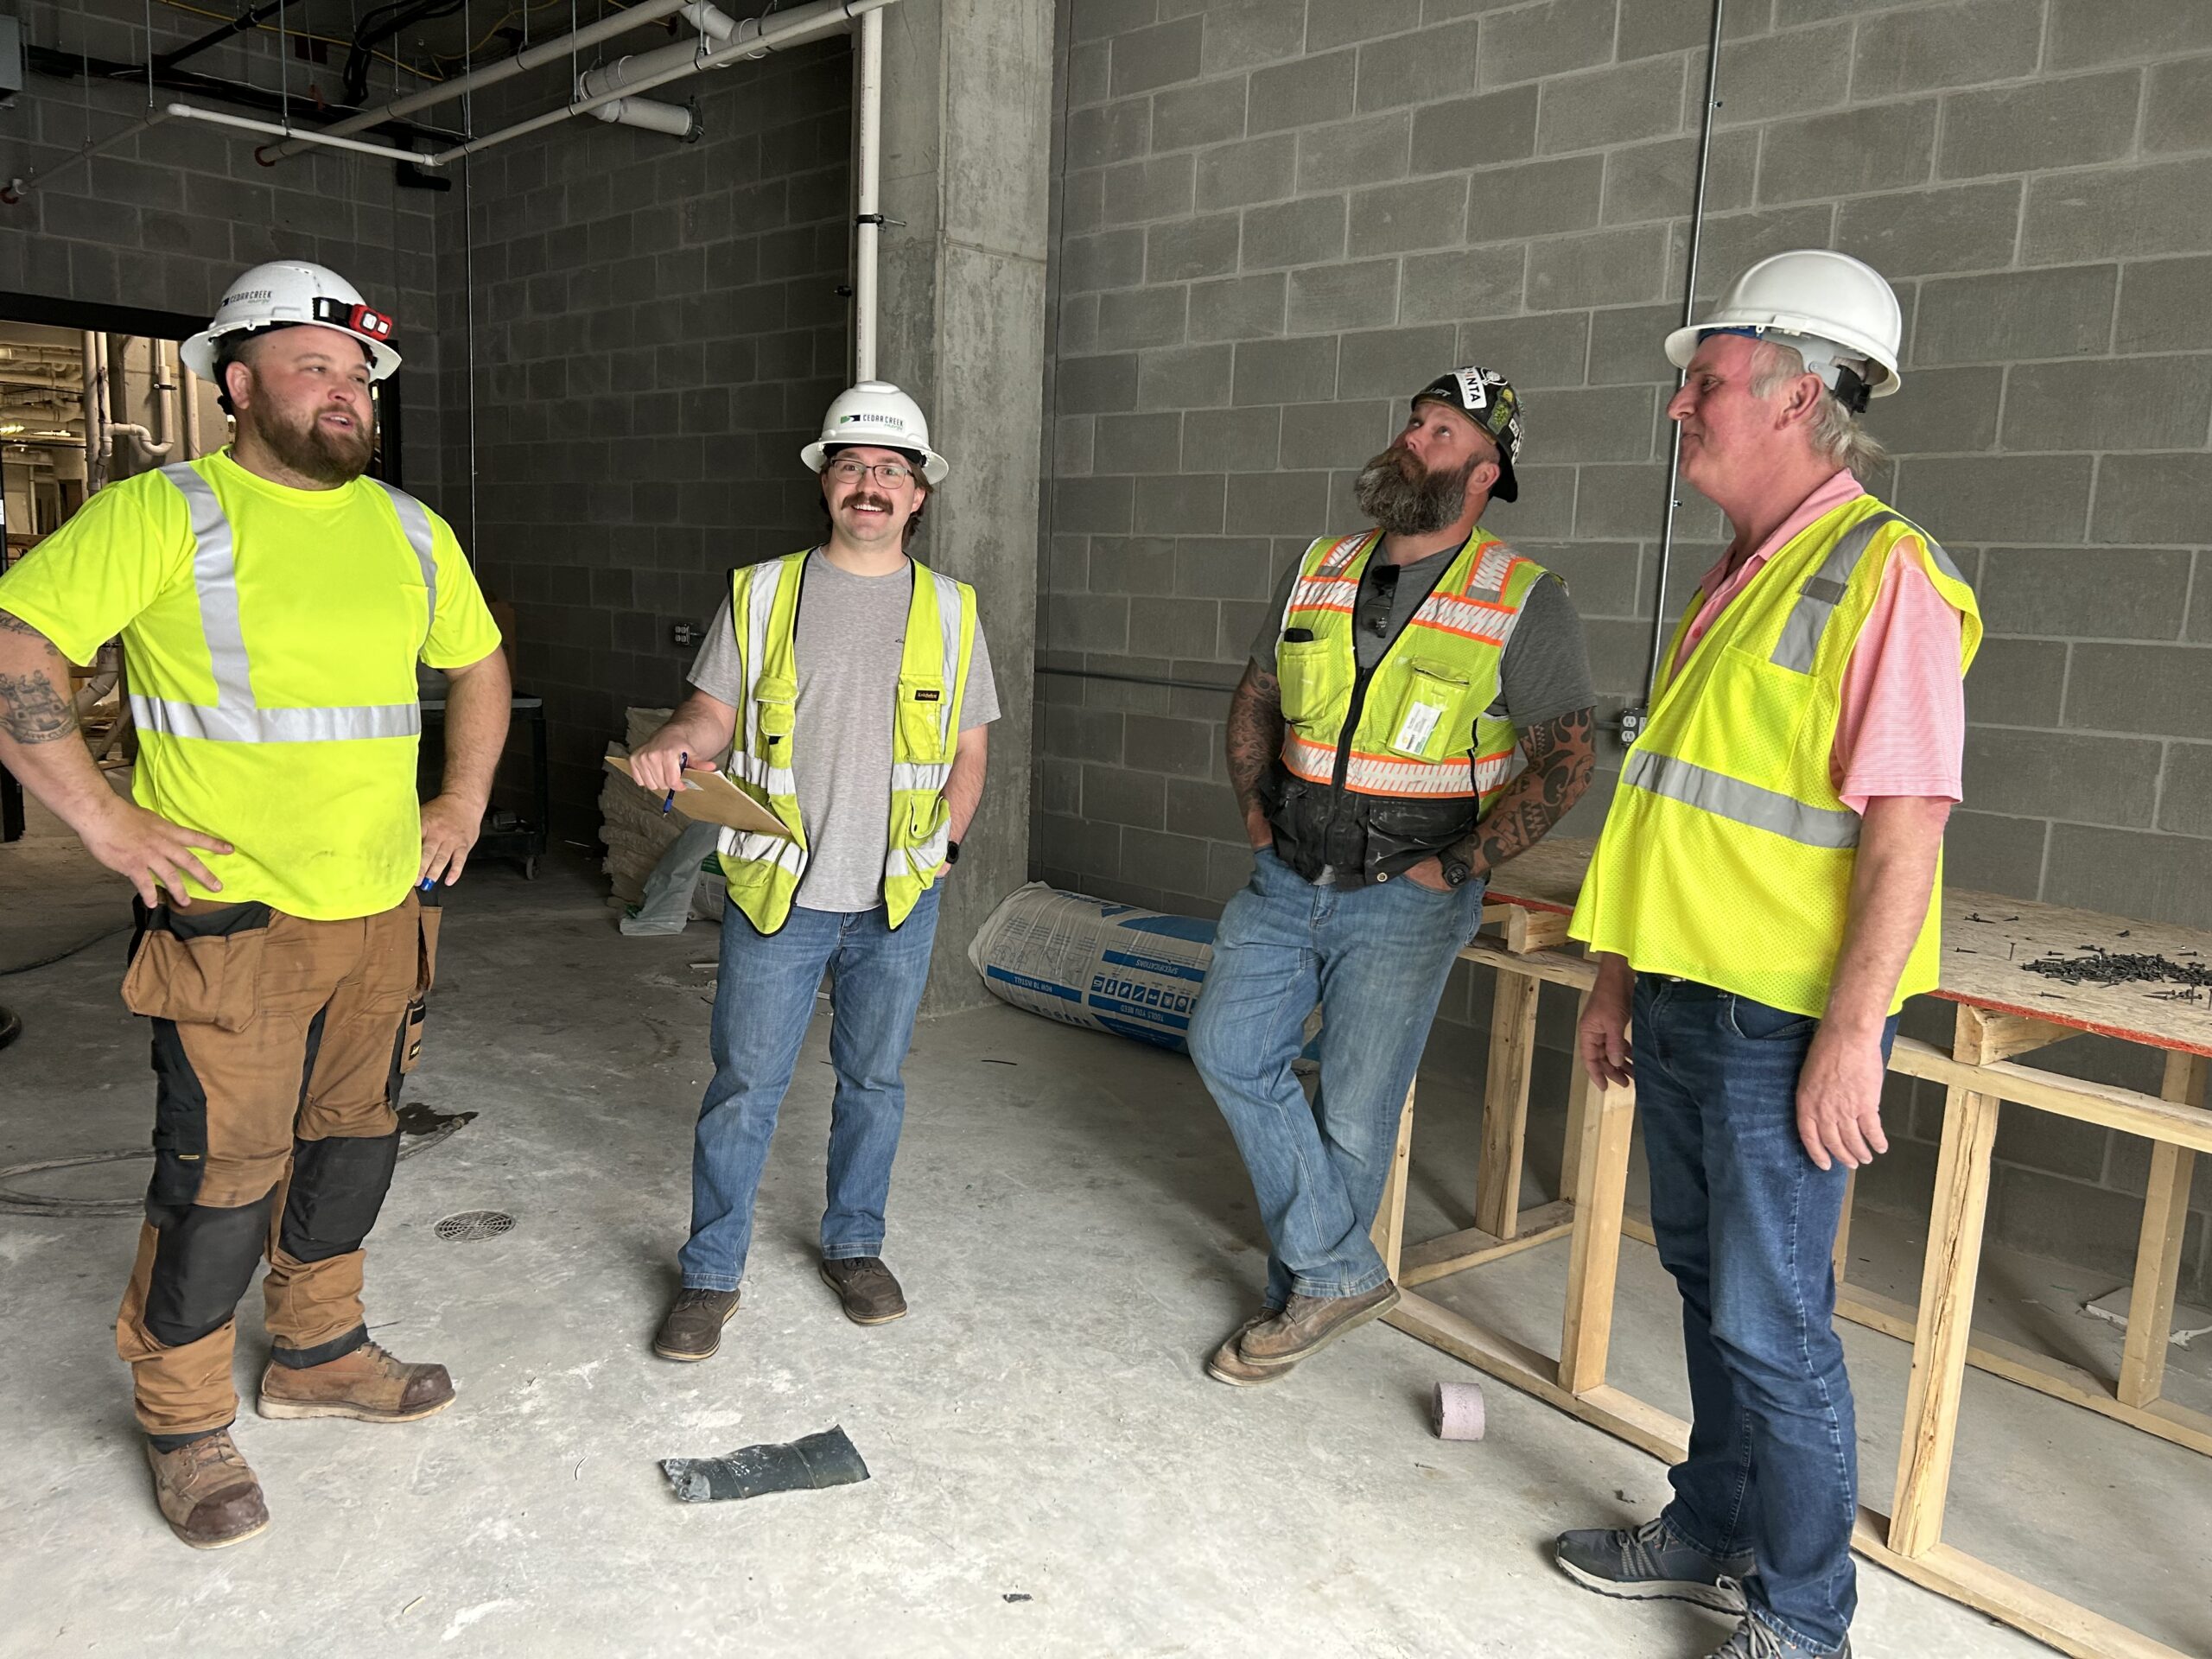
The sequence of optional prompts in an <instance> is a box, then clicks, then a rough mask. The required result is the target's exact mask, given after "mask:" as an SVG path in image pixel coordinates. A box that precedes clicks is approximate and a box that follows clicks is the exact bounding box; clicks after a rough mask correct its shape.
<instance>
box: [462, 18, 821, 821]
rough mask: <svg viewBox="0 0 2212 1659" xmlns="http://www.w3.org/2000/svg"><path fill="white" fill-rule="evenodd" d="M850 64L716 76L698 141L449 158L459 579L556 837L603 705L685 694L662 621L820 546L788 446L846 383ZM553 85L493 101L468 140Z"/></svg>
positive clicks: (655, 139) (773, 65)
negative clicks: (544, 736) (544, 728)
mask: <svg viewBox="0 0 2212 1659" xmlns="http://www.w3.org/2000/svg"><path fill="white" fill-rule="evenodd" d="M850 62H851V58H850V53H849V48H848V44H847V42H846V41H845V40H844V39H843V38H842V37H838V38H835V39H832V40H829V41H823V42H820V43H817V44H816V45H813V46H809V47H804V48H798V49H797V50H794V51H791V52H789V53H779V54H775V55H773V56H771V57H768V58H766V59H763V60H760V61H758V62H755V63H750V64H741V65H737V66H734V67H729V68H725V69H721V70H718V71H716V72H715V73H711V74H709V75H704V76H702V77H700V78H698V79H696V80H693V81H690V82H688V83H685V84H684V85H683V86H682V87H680V88H679V89H677V90H678V91H680V92H682V93H683V95H684V96H685V97H696V99H697V100H698V105H699V111H700V115H701V118H702V123H703V137H702V138H701V140H700V141H699V142H698V143H690V144H687V143H680V142H678V141H677V140H674V139H671V138H668V137H663V136H661V135H659V134H657V133H649V132H640V131H636V130H632V129H629V128H626V127H617V126H609V125H606V124H601V123H599V122H596V121H591V120H582V121H575V122H569V123H565V124H561V125H558V126H556V127H553V128H550V129H549V130H546V131H544V132H543V133H539V134H535V135H532V136H531V137H525V138H521V139H518V140H516V141H514V142H513V143H508V144H505V145H502V146H499V147H498V148H494V149H489V150H486V151H485V152H484V153H483V154H482V155H481V156H477V157H474V158H472V160H471V162H470V163H469V173H468V179H467V197H466V200H465V201H464V198H463V194H462V192H461V191H459V190H456V191H455V192H454V194H452V195H451V196H449V197H448V198H447V199H446V200H447V203H448V210H447V212H446V213H445V215H444V217H443V218H442V221H441V226H440V230H441V240H440V244H439V266H438V294H439V300H440V316H441V322H442V329H443V332H444V335H445V340H446V344H447V347H448V350H447V353H446V356H445V359H444V364H445V372H444V375H443V378H442V402H443V404H444V405H445V407H446V409H447V410H448V412H449V415H450V419H449V422H448V427H447V438H448V453H447V462H448V470H449V474H450V476H451V477H452V478H453V479H454V480H455V486H456V494H457V496H459V497H460V498H461V499H462V500H463V503H464V510H465V505H466V496H467V480H468V478H469V476H470V474H471V470H472V466H473V470H474V478H475V520H476V530H475V544H476V552H477V558H478V568H479V571H480V575H482V577H483V580H484V582H485V585H486V588H487V589H489V590H491V591H492V592H493V593H495V594H499V595H500V596H502V597H504V598H505V599H508V600H510V601H512V602H513V603H514V605H515V607H516V611H517V622H518V630H517V631H518V636H519V659H518V676H519V679H520V682H521V689H523V690H526V691H530V692H532V693H535V694H537V695H540V696H543V697H544V698H545V701H546V713H547V718H548V724H549V727H550V739H551V747H552V766H551V771H552V784H553V799H554V823H555V827H556V830H558V831H560V832H561V833H563V834H566V835H569V836H574V837H575V838H577V839H581V840H588V839H590V837H591V836H592V835H593V833H594V831H595V829H596V827H597V823H598V815H597V808H596V806H595V805H594V802H595V800H596V798H597V795H598V792H599V787H600V778H601V771H602V769H601V764H600V757H601V753H603V752H604V748H605V745H606V743H607V740H608V738H610V737H616V736H620V734H621V731H622V711H623V709H624V708H625V707H626V706H629V705H633V704H634V705H641V706H653V707H665V706H667V705H668V704H670V703H671V702H674V701H675V700H676V699H677V698H678V697H680V696H682V695H683V689H684V683H683V673H684V671H685V670H686V669H688V668H689V667H690V663H691V660H692V658H693V655H694V654H695V652H696V645H677V644H675V643H674V640H673V634H674V630H675V627H676V625H677V624H678V623H681V622H690V623H691V624H694V625H695V626H699V627H700V628H701V629H702V632H703V625H704V624H705V623H706V622H707V621H708V620H709V619H710V618H711V617H712V615H713V613H714V611H715V607H716V606H717V605H718V604H719V603H720V602H721V599H722V598H723V597H724V596H725V595H726V594H727V592H728V587H727V582H726V573H727V572H728V570H729V569H730V568H731V567H732V566H734V565H738V564H745V563H752V562H753V561H754V560H757V559H760V558H763V557H766V556H771V555H773V554H780V553H788V552H790V551H791V550H793V549H795V548H798V547H803V546H805V545H807V544H808V543H810V541H812V540H813V539H815V538H816V537H818V536H819V534H820V533H821V531H822V528H823V520H822V516H821V509H820V505H819V493H818V490H817V486H816V485H815V483H814V480H813V478H812V475H811V474H808V473H807V472H806V471H805V470H804V468H803V467H801V466H800V465H799V461H798V451H799V448H800V447H801V446H802V445H803V444H804V442H805V441H806V440H807V439H809V438H810V437H812V436H813V435H814V434H815V432H816V431H817V430H818V429H819V423H820V421H821V416H822V411H823V409H825V408H826V407H827V406H828V404H829V400H830V398H832V397H835V396H836V392H837V391H838V390H839V389H840V388H842V386H843V385H844V384H845V382H846V380H847V378H849V376H848V372H847V371H848V366H849V350H850V346H849V323H848V310H849V301H848V300H847V299H846V298H844V297H842V296H841V295H840V293H839V289H840V288H841V287H842V285H843V284H845V283H847V281H848V280H849V278H848V276H847V269H848V263H847V262H848V257H849V256H848V244H849V238H850V235H851V231H850V213H851V208H850V186H849V177H848V175H849V152H850V144H851V79H852V78H851V70H850ZM561 79H562V77H561V75H560V74H559V73H556V74H554V75H553V78H552V79H551V81H550V82H548V81H547V80H546V79H545V77H544V75H543V74H542V73H541V74H538V75H535V76H531V75H525V76H523V77H520V78H518V79H517V80H515V81H512V82H509V83H507V84H506V85H505V86H502V87H500V88H499V89H497V91H498V92H499V93H500V94H501V96H499V97H498V98H496V99H495V98H493V97H492V96H490V95H487V96H486V99H484V101H483V103H482V104H481V105H480V106H479V109H478V111H477V126H478V130H492V129H493V128H495V127H496V126H497V125H498V124H504V123H505V122H507V121H511V120H514V119H518V118H521V117H523V116H524V115H527V114H530V113H533V112H535V111H537V110H540V109H543V108H545V107H547V106H548V105H549V103H550V102H551V101H552V100H553V99H556V98H557V97H558V96H559V95H560V90H561V89H560V81H561ZM464 208H465V209H466V211H467V213H469V214H470V218H469V219H468V220H467V225H468V233H467V237H466V238H464V235H463V219H462V217H461V214H462V212H463V211H464ZM472 294H473V296H474V305H473V311H472V306H471V296H472ZM472 329H473V337H474V353H473V355H472V353H471V352H470V351H469V349H468V342H469V340H470V338H471V331H472ZM472 379H473V386H472ZM472 402H473V404H474V461H473V463H472V461H471V458H470V454H469V449H470V436H471V432H470V418H469V413H468V411H469V410H470V408H471V405H472ZM456 522H461V521H460V520H457V521H456Z"/></svg>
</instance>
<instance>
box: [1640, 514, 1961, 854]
mask: <svg viewBox="0 0 2212 1659" xmlns="http://www.w3.org/2000/svg"><path fill="white" fill-rule="evenodd" d="M1864 494H1866V491H1865V490H1863V489H1861V488H1860V487H1859V480H1857V479H1855V478H1853V476H1852V475H1851V474H1850V473H1849V472H1847V471H1839V472H1837V474H1835V476H1834V477H1833V478H1831V479H1829V480H1828V481H1827V483H1825V484H1823V485H1821V486H1820V488H1818V489H1816V490H1815V491H1814V492H1813V493H1811V494H1810V495H1808V496H1807V497H1806V498H1805V499H1804V500H1803V501H1802V502H1801V503H1800V504H1799V505H1798V507H1797V510H1796V512H1793V513H1791V514H1790V515H1789V518H1785V519H1783V521H1782V523H1781V524H1779V525H1777V527H1776V529H1775V532H1774V534H1773V535H1771V536H1770V537H1767V538H1766V540H1765V541H1764V543H1761V544H1760V546H1759V549H1758V551H1757V552H1755V553H1753V554H1752V555H1751V557H1749V558H1748V559H1745V561H1744V562H1743V563H1741V564H1739V565H1738V566H1737V567H1736V568H1735V569H1733V570H1731V569H1729V568H1728V556H1727V555H1726V554H1723V555H1722V556H1721V557H1720V562H1719V563H1718V564H1716V565H1714V566H1713V569H1710V570H1708V571H1707V572H1706V573H1705V575H1704V576H1703V577H1702V578H1701V579H1700V581H1699V582H1698V593H1699V594H1700V599H1699V603H1698V609H1697V614H1696V617H1695V618H1694V620H1692V622H1691V623H1690V626H1689V630H1688V632H1686V633H1685V634H1683V636H1682V645H1681V652H1680V654H1679V655H1678V656H1677V657H1676V658H1675V666H1676V668H1677V669H1679V668H1680V667H1681V664H1682V663H1683V662H1684V661H1685V660H1687V659H1688V657H1689V654H1690V653H1691V652H1693V651H1695V650H1696V649H1697V646H1698V642H1699V641H1700V640H1701V639H1704V638H1705V636H1706V633H1707V630H1709V629H1710V628H1711V627H1712V626H1713V621H1714V619H1716V618H1717V617H1719V614H1720V613H1721V612H1723V611H1725V610H1726V609H1727V608H1728V605H1729V602H1730V601H1732V600H1733V599H1734V598H1735V597H1736V595H1737V594H1740V593H1742V592H1743V591H1744V588H1745V586H1746V585H1748V584H1749V582H1751V578H1752V577H1753V576H1755V575H1758V573H1759V571H1760V570H1761V569H1764V568H1765V565H1766V562H1767V561H1768V560H1769V559H1770V558H1772V557H1773V556H1774V555H1775V554H1776V553H1777V551H1778V550H1780V549H1781V548H1782V547H1783V544H1784V543H1787V542H1788V541H1789V539H1790V537H1793V536H1795V535H1796V534H1797V533H1798V531H1802V530H1803V529H1804V528H1805V526H1806V525H1808V524H1811V523H1812V522H1813V520H1815V518H1819V517H1820V516H1821V514H1823V513H1825V512H1832V511H1833V510H1834V509H1835V508H1837V507H1840V506H1841V505H1843V504H1844V503H1845V502H1847V501H1852V500H1855V499H1858V498H1859V496H1862V495H1864ZM1904 545H1905V543H1904V542H1902V541H1900V542H1899V543H1898V544H1897V548H1896V549H1893V550H1891V554H1890V558H1889V563H1888V564H1887V565H1886V566H1885V568H1884V569H1883V571H1882V591H1881V592H1880V594H1878V595H1877V596H1876V598H1875V601H1874V608H1873V610H1872V613H1870V614H1869V615H1868V616H1867V618H1866V627H1865V628H1864V629H1863V630H1861V631H1860V632H1859V642H1858V644H1857V645H1854V646H1853V648H1852V652H1851V662H1850V665H1849V666H1848V667H1847V668H1846V669H1845V670H1844V675H1843V699H1842V708H1841V709H1840V715H1839V718H1838V720H1837V722H1836V728H1835V747H1834V749H1833V750H1832V751H1831V753H1830V754H1829V757H1828V776H1829V778H1830V779H1831V780H1833V782H1834V785H1835V790H1836V793H1837V794H1839V795H1840V796H1842V797H1843V800H1844V804H1845V805H1847V806H1848V807H1849V808H1850V809H1851V810H1853V811H1854V812H1862V813H1863V812H1864V811H1866V803H1867V802H1868V801H1870V800H1872V799H1873V798H1874V797H1876V796H1878V795H1918V796H1925V797H1931V798H1940V799H1942V800H1947V801H1956V800H1959V799H1961V794H1962V791H1961V787H1960V774H1961V768H1962V766H1963V763H1964V756H1965V751H1966V734H1967V699H1966V677H1965V676H1964V675H1962V674H1961V673H1960V672H1959V639H1960V623H1959V613H1957V612H1956V611H1955V610H1953V609H1952V608H1951V605H1950V601H1948V600H1946V599H1945V598H1944V597H1943V596H1942V594H1939V593H1937V592H1936V584H1935V583H1934V582H1930V581H1929V580H1928V573H1927V572H1926V571H1924V570H1923V569H1921V567H1920V564H1919V562H1918V561H1917V560H1913V559H1907V558H1905V557H1903V556H1902V553H1903V550H1904Z"/></svg>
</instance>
